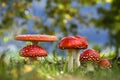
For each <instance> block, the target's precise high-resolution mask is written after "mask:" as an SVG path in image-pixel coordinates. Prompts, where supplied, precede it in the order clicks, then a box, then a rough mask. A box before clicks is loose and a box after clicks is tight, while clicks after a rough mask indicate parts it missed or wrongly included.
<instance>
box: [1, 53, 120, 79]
mask: <svg viewBox="0 0 120 80" xmlns="http://www.w3.org/2000/svg"><path fill="white" fill-rule="evenodd" d="M4 58H5V55H2V56H1V58H0V80H120V76H119V75H120V66H118V65H117V64H116V63H115V62H113V63H112V67H111V68H110V69H100V68H99V67H96V68H95V71H94V72H89V71H86V67H85V66H84V65H82V66H81V67H80V68H77V69H74V71H73V72H71V73H68V72H67V59H64V58H61V59H58V57H57V56H53V57H52V58H45V59H42V60H41V61H36V62H33V63H26V62H25V61H24V59H23V58H22V59H19V60H14V58H11V59H10V62H9V63H6V62H5V60H4Z"/></svg>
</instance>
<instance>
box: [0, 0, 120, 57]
mask: <svg viewBox="0 0 120 80" xmlns="http://www.w3.org/2000/svg"><path fill="white" fill-rule="evenodd" d="M119 4H120V0H0V53H4V52H5V51H6V52H8V53H11V54H13V53H15V54H16V55H18V54H17V53H18V51H19V50H20V49H21V48H22V47H23V46H25V45H26V44H25V42H22V41H15V40H14V37H15V36H16V35H19V34H48V35H55V36H57V37H58V39H59V40H60V39H61V38H63V37H66V36H71V35H81V36H85V37H86V39H87V40H88V42H89V48H94V49H96V50H98V51H100V53H101V56H104V55H107V53H108V54H109V57H110V56H112V58H116V57H117V56H119V54H120V38H119V37H120V36H119V35H120V26H119V25H120V8H119ZM59 40H58V41H57V42H54V43H41V45H42V46H43V47H44V48H46V49H47V50H48V52H49V53H52V52H53V51H56V52H57V53H59V54H58V55H63V54H61V53H64V51H63V50H60V49H58V48H57V44H58V42H59ZM48 45H49V46H50V47H49V46H48ZM102 53H103V54H102ZM15 54H14V55H15Z"/></svg>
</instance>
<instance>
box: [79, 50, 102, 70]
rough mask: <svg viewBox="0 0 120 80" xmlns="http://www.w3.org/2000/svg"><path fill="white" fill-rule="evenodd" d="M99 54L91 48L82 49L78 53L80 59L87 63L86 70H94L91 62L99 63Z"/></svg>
mask: <svg viewBox="0 0 120 80" xmlns="http://www.w3.org/2000/svg"><path fill="white" fill-rule="evenodd" d="M100 60H101V59H100V55H99V54H98V52H97V51H95V50H93V49H86V50H84V51H83V52H82V53H81V55H80V61H81V62H83V63H84V62H86V63H87V70H88V71H94V67H93V65H92V64H93V63H99V62H100Z"/></svg>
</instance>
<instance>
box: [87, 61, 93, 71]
mask: <svg viewBox="0 0 120 80" xmlns="http://www.w3.org/2000/svg"><path fill="white" fill-rule="evenodd" d="M87 71H94V66H93V65H92V63H87Z"/></svg>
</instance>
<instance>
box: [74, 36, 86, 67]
mask: <svg viewBox="0 0 120 80" xmlns="http://www.w3.org/2000/svg"><path fill="white" fill-rule="evenodd" d="M74 37H75V38H76V39H77V40H78V41H79V43H80V44H79V45H77V46H78V48H77V49H75V51H76V53H75V54H76V55H75V65H76V67H79V66H80V65H81V63H80V61H79V56H80V54H79V50H81V49H86V48H87V47H88V42H87V40H86V39H85V38H84V37H82V36H79V35H76V36H74Z"/></svg>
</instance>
